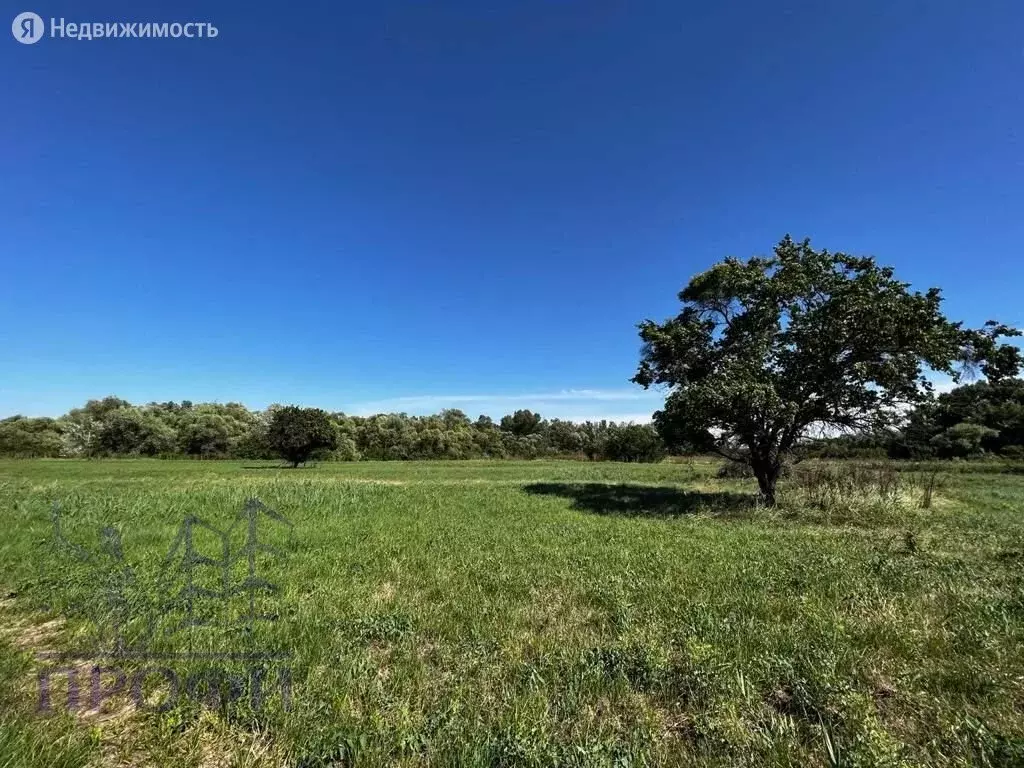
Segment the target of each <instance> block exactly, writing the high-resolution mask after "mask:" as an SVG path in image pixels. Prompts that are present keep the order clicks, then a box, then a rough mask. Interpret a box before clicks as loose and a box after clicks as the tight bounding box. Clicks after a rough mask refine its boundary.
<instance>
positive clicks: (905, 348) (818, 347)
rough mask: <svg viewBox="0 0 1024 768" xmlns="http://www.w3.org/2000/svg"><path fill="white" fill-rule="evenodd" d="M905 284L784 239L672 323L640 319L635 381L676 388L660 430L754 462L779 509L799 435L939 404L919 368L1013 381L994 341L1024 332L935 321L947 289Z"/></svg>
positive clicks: (709, 278) (1012, 362)
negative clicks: (778, 495) (786, 464)
mask: <svg viewBox="0 0 1024 768" xmlns="http://www.w3.org/2000/svg"><path fill="white" fill-rule="evenodd" d="M908 288H909V284H908V283H904V282H900V281H898V280H896V279H895V278H894V277H893V270H892V268H891V267H881V266H879V265H878V264H876V263H875V261H874V259H872V258H867V257H857V256H850V255H847V254H845V253H829V252H828V251H825V250H822V251H816V250H814V249H813V248H811V245H810V241H809V240H804V241H803V242H802V243H797V242H794V241H793V240H792V239H791V238H790V237H789V235H787V236H786V237H785V238H783V239H782V241H781V242H780V243H779V244H778V245H777V246H776V247H775V251H774V254H773V255H772V256H769V257H753V258H751V259H748V260H747V261H741V260H739V259H736V258H732V257H730V258H727V259H725V260H724V261H722V262H720V263H718V264H716V265H715V266H713V267H712V268H711V269H709V270H707V271H706V272H703V273H701V274H699V275H697V276H696V277H694V278H693V279H692V280H691V281H690V283H689V285H687V286H686V288H684V289H683V291H682V292H680V294H679V300H680V301H681V302H682V303H683V309H682V311H681V312H680V313H679V315H677V316H676V317H674V318H670V319H668V320H666V321H665V322H663V323H656V322H654V321H653V320H645V321H644V322H642V323H640V325H639V329H640V338H641V339H642V340H643V349H642V352H641V360H640V366H639V369H638V371H637V373H636V376H635V377H634V378H633V381H634V382H635V383H637V384H640V385H642V386H643V387H645V388H647V387H650V386H653V385H657V384H661V385H666V386H667V387H668V388H669V393H668V397H667V400H666V402H665V407H664V409H663V410H661V411H658V412H657V413H656V414H655V424H656V425H657V426H658V427H659V431H661V432H662V434H670V435H672V437H673V441H676V440H679V439H684V438H685V439H687V440H688V441H690V442H692V443H693V444H694V445H695V446H696V447H698V448H703V449H706V450H710V451H713V452H715V453H718V454H720V455H722V456H724V457H726V458H728V459H731V460H733V461H742V462H745V463H747V464H749V465H750V467H751V469H752V470H753V473H754V475H755V477H756V478H757V482H758V487H759V488H760V491H761V496H762V498H763V499H764V500H765V501H766V502H767V503H768V504H774V503H775V486H776V482H777V480H778V478H779V475H780V472H781V469H782V462H783V459H784V458H785V457H786V455H787V454H789V453H790V452H791V451H792V450H793V448H794V447H795V446H796V445H797V443H798V442H799V441H800V440H801V439H802V438H804V437H806V436H807V435H809V434H812V433H813V432H815V431H816V430H822V429H824V430H851V431H854V430H862V431H874V430H880V429H883V428H887V427H890V426H892V425H894V424H897V423H899V422H900V421H902V420H903V419H904V418H905V413H906V411H907V409H908V408H909V407H911V406H913V405H916V404H919V403H921V402H923V401H925V400H927V399H929V398H930V396H931V391H932V388H931V384H930V382H929V381H928V379H927V378H926V377H925V376H924V373H923V366H927V367H928V368H931V369H932V370H935V371H941V372H944V373H947V374H949V375H950V376H952V377H953V378H954V380H959V379H960V375H961V373H962V370H963V368H964V367H978V368H980V370H981V372H982V373H983V374H984V375H985V376H987V377H988V378H989V380H990V381H998V380H1000V379H1002V378H1005V377H1008V376H1014V375H1016V373H1017V371H1018V369H1019V368H1020V364H1021V355H1020V350H1019V349H1017V348H1016V347H1013V346H1011V345H1009V344H1000V343H998V339H999V337H1001V336H1019V335H1020V332H1019V331H1017V330H1015V329H1013V328H1009V327H1007V326H1005V325H1000V324H998V323H995V322H994V321H990V322H989V323H986V326H985V328H983V329H980V330H968V329H964V328H962V327H961V323H952V322H950V321H949V320H947V319H946V318H945V317H944V316H943V315H942V313H941V312H940V310H939V306H940V304H941V301H942V297H941V292H940V291H939V289H938V288H931V289H929V290H928V291H927V292H926V293H923V294H922V293H919V292H910V291H909V290H908ZM958 364H959V365H958Z"/></svg>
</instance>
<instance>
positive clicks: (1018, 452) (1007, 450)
mask: <svg viewBox="0 0 1024 768" xmlns="http://www.w3.org/2000/svg"><path fill="white" fill-rule="evenodd" d="M999 455H1001V456H1002V457H1003V458H1004V459H1009V460H1010V461H1024V445H1007V446H1006V447H1004V448H1003V450H1001V451H1000V452H999Z"/></svg>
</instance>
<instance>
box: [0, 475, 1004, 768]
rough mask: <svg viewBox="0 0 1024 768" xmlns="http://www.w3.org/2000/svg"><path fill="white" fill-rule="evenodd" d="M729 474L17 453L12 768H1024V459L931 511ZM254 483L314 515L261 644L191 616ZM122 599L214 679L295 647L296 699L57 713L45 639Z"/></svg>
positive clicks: (7, 633) (97, 636)
mask: <svg viewBox="0 0 1024 768" xmlns="http://www.w3.org/2000/svg"><path fill="white" fill-rule="evenodd" d="M716 467H717V462H711V461H699V460H698V461H693V462H689V463H662V464H657V465H623V464H612V463H594V464H590V463H583V462H554V461H551V462H511V461H502V462H429V463H428V462H423V463H400V462H393V463H353V464H321V465H319V466H316V467H311V468H306V469H299V470H290V469H278V468H275V467H273V466H258V467H257V466H248V465H246V464H244V463H237V462H173V461H166V462H161V461H129V460H121V461H91V462H84V461H83V462H78V461H59V460H54V461H42V460H41V461H5V462H0V524H2V530H3V536H2V538H0V586H2V587H3V588H4V591H5V593H7V598H5V600H4V603H3V612H4V614H3V615H4V616H5V621H4V630H3V633H2V634H0V644H2V645H0V685H2V690H0V699H2V700H0V712H2V715H0V766H3V767H4V768H6V767H7V766H11V767H12V768H14V767H15V766H17V767H18V768H21V767H22V766H40V767H43V766H45V767H46V768H50V767H51V766H79V765H115V766H122V765H123V766H143V765H161V766H163V765H169V766H184V765H201V766H213V765H250V766H256V765H268V766H269V765H293V766H326V765H339V766H340V765H358V766H420V765H424V766H426V765H429V766H441V765H445V766H492V765H494V766H556V765H558V766H562V765H578V766H631V765H678V766H743V765H750V766H761V765H772V766H774V765H779V766H781V765H792V766H808V765H810V766H817V765H820V766H827V765H834V766H840V765H841V766H919V765H936V766H988V765H992V766H995V765H1000V766H1011V765H1018V766H1019V765H1024V602H1022V601H1024V571H1022V566H1024V524H1022V512H1024V475H1014V474H1007V473H998V472H995V471H972V470H971V468H970V467H967V468H966V471H957V472H950V473H947V474H946V475H945V477H944V478H943V481H942V483H941V486H940V488H939V490H938V492H937V495H936V497H935V499H934V500H933V503H932V505H931V508H930V509H923V508H921V506H920V500H919V498H918V496H919V492H920V491H919V489H918V488H917V487H916V486H914V487H911V486H910V485H909V483H907V484H903V483H902V482H901V483H900V484H899V487H897V488H895V489H889V488H886V489H885V491H884V492H879V493H878V494H875V495H874V496H873V495H872V493H871V492H869V491H864V492H863V493H862V494H851V495H849V497H842V498H839V499H834V498H830V497H828V494H827V493H826V492H824V491H823V492H816V491H814V490H813V489H810V490H808V489H806V488H801V487H798V484H797V483H796V482H795V481H783V486H782V497H781V498H782V502H781V504H780V506H779V507H778V508H777V509H774V510H767V509H763V508H758V507H757V506H756V505H755V504H754V503H753V502H752V491H753V488H754V486H753V484H752V482H751V481H744V480H735V481H734V480H719V479H716V477H715V469H716ZM958 469H959V468H958ZM982 469H983V468H982ZM901 477H902V476H901ZM887 482H888V481H887ZM253 496H254V497H258V498H259V499H260V500H261V501H262V502H263V503H264V504H266V505H267V506H268V507H270V508H272V509H274V510H276V511H277V512H279V513H280V514H282V515H283V516H285V517H286V518H287V519H288V520H289V521H290V522H291V523H292V524H293V526H294V527H293V528H292V529H289V528H287V527H286V526H283V525H281V524H276V525H270V526H268V527H267V529H266V533H265V534H262V535H265V536H266V537H268V538H267V541H268V542H269V543H271V544H273V545H274V546H275V547H276V548H277V550H278V553H277V554H271V553H261V554H258V555H256V556H255V558H256V559H255V561H254V562H255V564H256V566H257V567H258V568H259V569H260V572H261V574H263V575H264V577H265V578H266V579H268V580H269V581H271V582H273V583H275V584H278V585H279V586H280V591H279V593H278V594H277V595H275V596H271V595H261V596H260V597H259V598H258V599H257V602H258V604H259V606H260V608H261V609H266V610H268V611H269V610H273V611H274V612H275V613H276V614H277V620H276V621H273V622H270V621H267V622H256V623H255V624H254V629H253V630H252V631H244V630H239V629H238V628H237V626H234V624H237V621H235V620H237V619H238V618H239V616H241V615H242V614H243V613H244V611H245V610H246V609H247V606H248V603H247V602H246V595H245V594H244V593H243V594H233V595H231V596H230V597H225V599H224V600H222V601H221V602H215V601H209V605H214V607H209V605H206V604H204V606H205V607H201V608H199V609H198V611H199V613H198V614H197V615H200V616H205V617H211V616H213V617H221V618H224V617H227V619H231V620H232V621H233V622H234V624H233V625H232V626H227V627H221V626H219V625H218V626H215V627H197V628H193V629H186V630H182V631H178V632H171V631H169V630H168V629H167V628H168V627H170V626H171V625H172V624H173V623H174V620H176V619H177V618H179V616H178V613H175V611H179V612H180V607H181V606H180V604H177V603H175V604H174V606H173V607H171V608H169V607H168V605H169V603H167V602H165V598H164V597H163V595H166V594H167V592H166V590H165V587H166V585H167V584H173V585H176V586H180V585H179V582H178V581H177V580H179V579H181V578H184V576H182V573H183V571H180V570H173V568H174V567H177V566H175V565H174V563H179V564H180V558H179V559H178V560H175V558H173V557H172V558H171V559H170V560H169V561H168V562H170V563H171V564H172V565H171V566H164V565H162V563H164V560H165V556H166V555H167V553H168V552H169V551H171V550H172V547H173V545H174V543H175V536H176V534H177V533H178V531H179V530H180V526H181V524H182V521H183V520H186V519H187V518H188V517H189V516H190V515H193V516H197V517H198V518H201V519H202V520H203V521H205V522H207V523H209V524H210V525H212V526H214V527H216V528H219V529H227V528H228V527H229V526H230V524H231V522H232V521H233V520H234V519H235V517H236V516H237V515H238V514H239V512H240V511H241V510H242V509H243V506H244V504H245V502H246V500H247V498H249V497H253ZM54 502H58V503H59V505H60V513H61V530H62V534H63V536H64V537H65V541H64V543H63V544H62V543H60V541H55V539H54V533H53V524H52V520H51V508H52V504H53V503H54ZM103 526H111V527H113V528H115V529H117V530H118V531H119V535H120V543H119V545H118V542H117V537H116V535H115V534H113V533H111V532H110V531H108V532H107V533H106V534H104V533H102V532H101V529H102V527H103ZM195 531H196V538H195V543H196V546H197V547H199V548H200V549H202V548H203V547H206V549H207V550H209V548H210V547H216V546H219V540H218V539H214V538H213V537H212V536H211V535H209V532H208V531H206V529H202V528H201V527H197V528H196V529H195ZM243 534H244V531H243V530H242V529H235V530H233V531H232V533H231V539H230V546H231V547H232V552H234V551H235V549H236V548H237V547H238V546H240V545H241V543H242V538H240V537H243ZM204 537H206V538H204ZM243 538H244V537H243ZM179 543H180V542H179ZM118 546H120V548H121V550H122V551H123V559H119V556H118V554H117V552H118ZM179 552H180V550H179ZM168 567H170V568H171V570H168ZM246 567H247V561H246V560H245V559H244V558H243V559H241V560H239V561H238V562H235V563H234V564H233V565H232V566H231V568H232V569H233V570H232V571H231V574H230V575H231V576H232V577H234V576H238V577H239V578H243V577H244V576H245V573H246V571H245V568H246ZM128 569H130V570H128ZM162 569H163V570H162ZM198 570H200V571H203V569H202V568H199V569H198ZM208 571H209V573H214V572H217V573H219V572H218V571H216V569H214V568H209V569H208ZM168 573H170V574H171V575H170V576H168ZM203 573H204V574H206V573H207V571H203ZM126 574H128V576H127V577H126V576H125V575H126ZM198 578H199V579H200V582H199V583H201V584H202V585H204V586H207V587H210V588H211V589H212V588H214V587H216V584H214V582H213V581H210V579H211V578H213V577H211V576H209V575H203V576H201V577H198ZM217 578H220V577H219V576H218V577H217ZM118 579H122V581H117V580H118ZM204 579H205V581H203V580H204ZM162 580H163V581H162ZM168 580H169V581H168ZM115 584H120V585H121V586H122V587H123V589H121V591H120V592H118V591H117V590H114V589H112V587H111V585H115ZM161 590H164V591H161ZM115 593H116V594H118V595H121V596H122V598H123V600H122V601H121V602H116V601H112V600H111V595H113V594H115ZM2 596H3V594H2V593H0V597H2ZM200 602H202V601H200ZM268 606H274V607H273V608H269V607H268ZM204 611H206V613H203V612H204ZM105 612H106V613H105ZM154 616H155V618H154ZM117 617H120V618H119V619H118V620H119V621H121V625H120V626H121V633H122V635H124V636H126V637H127V638H128V641H129V644H130V645H131V647H142V646H141V645H140V644H141V643H143V641H144V640H145V641H146V642H147V643H148V645H146V646H145V647H146V648H147V649H148V650H149V651H155V652H157V653H160V654H164V655H165V656H167V657H170V656H172V655H174V654H188V658H186V659H178V660H176V661H175V664H178V665H179V666H178V667H177V668H176V669H179V670H180V671H179V674H180V675H181V676H182V679H184V678H185V677H187V676H188V675H189V674H198V673H199V672H201V671H202V670H203V669H206V667H204V665H208V663H207V662H206V661H203V660H202V659H203V657H202V656H201V653H200V652H202V651H204V650H211V649H212V650H221V651H223V650H225V649H226V650H230V651H232V652H235V651H238V652H242V651H244V652H247V653H248V652H252V651H254V650H255V651H259V652H261V653H262V652H265V651H268V650H270V651H273V652H274V653H281V654H284V655H286V662H274V663H277V664H282V663H286V665H287V668H288V670H290V674H291V688H290V703H288V704H287V706H286V701H285V697H284V695H283V694H281V695H278V694H277V693H275V694H274V695H271V696H268V697H267V699H266V701H264V702H263V704H262V706H260V707H255V706H253V705H252V703H251V702H250V701H249V700H248V699H247V698H246V697H245V696H241V697H239V698H237V699H236V700H234V701H228V700H229V699H230V698H231V697H230V696H228V695H226V694H225V695H224V696H222V698H221V699H220V700H218V699H216V698H215V697H212V696H208V698H209V701H208V702H207V703H205V704H204V703H203V702H202V701H199V700H197V698H195V697H188V696H177V697H174V696H172V691H171V690H170V686H169V685H162V684H161V683H160V680H159V679H157V680H155V681H154V680H152V679H151V678H146V681H145V685H146V686H147V687H145V689H144V691H143V694H144V695H145V697H146V702H147V703H148V705H149V706H148V707H147V708H144V709H137V708H135V707H134V706H131V705H130V704H128V703H126V696H127V694H126V692H125V691H122V692H121V693H119V694H118V693H115V694H114V695H112V696H111V697H110V698H109V700H108V701H107V702H106V703H105V704H104V708H103V711H101V712H92V711H83V710H79V711H77V712H70V713H69V712H67V711H66V710H65V709H62V708H61V707H54V708H53V710H52V712H51V713H39V712H37V711H36V710H37V705H38V701H39V693H38V677H37V675H38V672H39V669H40V667H41V665H44V664H46V663H49V662H46V661H42V660H40V657H39V653H40V652H41V651H54V650H66V651H68V655H67V658H66V659H65V660H64V662H65V663H75V660H76V659H79V658H80V657H82V656H83V654H82V651H81V650H80V649H82V648H97V647H101V646H102V644H103V643H104V642H106V641H107V640H108V639H109V638H110V637H113V634H112V630H111V626H112V624H111V621H113V619H114V618H117ZM227 619H226V620H227ZM228 623H231V622H228ZM154 625H156V626H157V627H158V629H157V630H153V626H154ZM165 630H166V631H165ZM154 631H156V632H157V634H153V632H154ZM147 633H149V634H147ZM147 638H148V639H147ZM161 658H163V656H162V657H161ZM69 660H70V661H69ZM105 663H109V662H105ZM145 663H147V662H145V661H144V660H142V659H140V658H136V657H133V656H130V655H127V656H124V657H123V658H121V659H120V660H119V661H118V664H119V665H120V668H123V669H125V670H127V671H128V673H129V674H131V672H132V670H133V669H135V670H136V671H137V669H138V668H139V665H142V664H145ZM239 663H241V662H238V661H237V660H235V659H232V660H230V661H229V662H225V664H227V665H229V666H230V665H232V664H239ZM260 663H263V662H260ZM195 679H200V678H198V677H196V678H195ZM101 683H103V684H104V685H107V686H108V688H110V689H114V688H116V681H114V682H110V681H106V680H104V679H103V678H102V676H101ZM58 688H59V686H58V684H57V683H56V682H55V683H54V690H53V698H54V701H55V702H59V701H63V699H61V696H62V695H63V694H62V690H59V689H58ZM126 690H127V689H126ZM203 690H204V691H205V692H206V693H207V694H209V691H208V690H206V689H203ZM273 690H277V689H273ZM161 697H163V698H161ZM161 702H163V703H166V704H169V705H170V706H169V707H168V708H166V711H162V712H158V711H155V710H154V707H155V706H156V705H158V704H160V703H161Z"/></svg>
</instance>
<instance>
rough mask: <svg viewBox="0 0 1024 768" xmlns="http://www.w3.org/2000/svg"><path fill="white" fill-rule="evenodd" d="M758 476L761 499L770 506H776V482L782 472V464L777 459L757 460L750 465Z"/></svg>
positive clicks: (755, 475)
mask: <svg viewBox="0 0 1024 768" xmlns="http://www.w3.org/2000/svg"><path fill="white" fill-rule="evenodd" d="M750 467H751V469H753V470H754V477H756V478H757V487H758V489H760V491H761V500H762V501H763V502H764V503H765V504H766V505H767V506H769V507H774V506H775V484H776V483H777V482H778V481H779V475H780V474H781V473H782V465H781V463H779V462H777V461H755V462H753V463H751V465H750Z"/></svg>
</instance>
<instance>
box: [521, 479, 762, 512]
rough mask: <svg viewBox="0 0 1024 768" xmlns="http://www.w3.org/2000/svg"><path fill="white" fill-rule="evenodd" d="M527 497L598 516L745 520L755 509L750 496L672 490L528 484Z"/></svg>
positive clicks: (578, 484)
mask: <svg viewBox="0 0 1024 768" xmlns="http://www.w3.org/2000/svg"><path fill="white" fill-rule="evenodd" d="M523 490H524V491H526V492H527V493H532V494H536V495H539V496H561V497H563V498H567V499H572V508H573V509H578V510H582V511H584V512H591V513H594V514H598V515H621V516H624V517H676V516H678V515H693V514H697V513H698V512H700V513H705V514H709V515H712V516H715V517H747V516H748V515H749V514H750V512H752V511H753V510H754V509H755V508H756V505H757V500H756V498H755V497H754V496H753V495H751V494H745V493H736V492H733V491H720V492H715V493H705V492H702V491H687V490H684V489H682V488H675V487H673V486H655V485H626V484H609V483H531V484H530V485H525V486H523Z"/></svg>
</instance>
